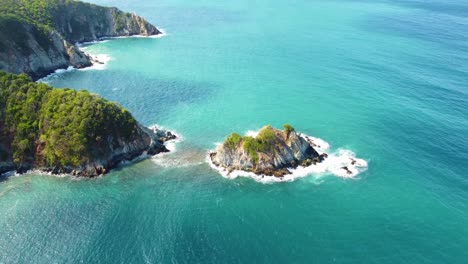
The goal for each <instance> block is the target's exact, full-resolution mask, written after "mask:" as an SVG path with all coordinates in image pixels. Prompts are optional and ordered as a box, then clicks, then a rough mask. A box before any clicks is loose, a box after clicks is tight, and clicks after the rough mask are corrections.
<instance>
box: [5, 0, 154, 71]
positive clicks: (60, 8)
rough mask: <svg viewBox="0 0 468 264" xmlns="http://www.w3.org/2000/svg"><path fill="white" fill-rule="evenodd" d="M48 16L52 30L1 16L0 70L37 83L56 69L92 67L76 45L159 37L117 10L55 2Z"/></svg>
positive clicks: (133, 16) (134, 17)
mask: <svg viewBox="0 0 468 264" xmlns="http://www.w3.org/2000/svg"><path fill="white" fill-rule="evenodd" d="M18 8H21V7H20V6H18ZM50 13H51V14H50V16H51V21H50V23H51V27H49V28H48V29H47V30H46V29H45V28H41V27H39V26H37V25H36V24H35V23H33V22H31V21H29V22H28V20H26V19H24V20H23V19H21V18H19V17H16V16H10V15H9V14H5V15H4V14H2V16H4V17H3V18H2V21H1V23H2V24H1V25H0V70H3V71H6V72H10V73H15V74H19V73H26V74H28V75H29V76H31V77H32V78H33V79H34V80H37V79H39V78H41V77H44V76H47V75H48V74H50V73H53V72H54V71H55V70H57V69H66V68H68V67H70V66H71V67H75V68H78V69H79V68H84V67H89V66H91V65H92V64H93V61H92V59H91V57H90V56H88V55H86V54H85V53H84V52H82V51H81V50H79V49H78V48H77V46H75V44H76V43H77V42H85V41H96V40H99V39H101V38H103V37H119V36H132V35H143V36H151V35H158V34H161V32H160V31H159V30H158V29H157V28H156V27H155V26H153V25H151V24H150V23H148V22H147V21H146V20H145V19H144V18H142V17H140V16H137V15H136V14H130V13H126V12H122V11H120V10H119V9H117V8H108V7H102V6H97V5H93V4H88V3H83V2H79V1H57V6H56V8H52V9H51V10H50Z"/></svg>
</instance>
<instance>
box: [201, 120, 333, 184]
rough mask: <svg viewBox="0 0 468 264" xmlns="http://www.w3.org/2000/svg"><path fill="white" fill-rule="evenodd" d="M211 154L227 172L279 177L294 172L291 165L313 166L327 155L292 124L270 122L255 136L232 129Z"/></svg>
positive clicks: (213, 159) (217, 165)
mask: <svg viewBox="0 0 468 264" xmlns="http://www.w3.org/2000/svg"><path fill="white" fill-rule="evenodd" d="M209 155H210V160H211V162H212V163H213V164H214V165H215V166H216V167H218V168H222V169H224V170H227V171H228V172H232V171H235V170H240V171H245V172H253V173H255V174H257V175H265V176H274V177H280V178H281V177H284V176H285V175H287V174H290V173H291V172H290V171H289V168H297V167H298V166H303V167H308V166H313V165H315V164H317V163H320V162H322V161H323V160H324V159H326V158H327V157H328V155H327V154H326V153H322V154H319V153H318V152H317V150H316V149H315V148H314V143H313V141H312V140H310V139H309V138H308V137H304V136H302V135H301V134H299V133H297V132H296V130H295V129H294V128H293V127H292V126H291V125H284V129H283V130H280V129H276V128H273V127H271V126H269V125H268V126H265V127H263V128H262V129H261V130H260V131H259V132H258V135H256V136H255V137H252V136H241V135H239V134H237V133H233V134H231V135H229V136H228V137H227V139H226V140H225V141H224V143H222V144H220V145H219V146H218V147H217V149H216V151H214V152H211V153H210V154H209Z"/></svg>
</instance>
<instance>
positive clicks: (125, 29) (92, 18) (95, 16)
mask: <svg viewBox="0 0 468 264" xmlns="http://www.w3.org/2000/svg"><path fill="white" fill-rule="evenodd" d="M52 23H53V25H54V27H55V28H56V29H57V30H58V32H60V34H62V36H64V38H65V39H66V40H67V41H68V42H71V43H76V42H85V41H93V40H97V39H99V38H102V37H117V36H132V35H143V36H151V35H158V34H161V32H160V31H159V30H158V29H157V28H156V27H155V26H153V25H151V24H150V23H148V22H147V21H146V20H145V19H144V18H142V17H139V16H137V15H136V14H130V13H126V12H122V11H120V10H119V9H117V8H113V7H112V8H107V7H102V6H97V5H92V4H87V3H83V2H78V1H75V2H71V3H69V4H60V5H58V7H57V9H56V11H55V12H54V14H53V16H52Z"/></svg>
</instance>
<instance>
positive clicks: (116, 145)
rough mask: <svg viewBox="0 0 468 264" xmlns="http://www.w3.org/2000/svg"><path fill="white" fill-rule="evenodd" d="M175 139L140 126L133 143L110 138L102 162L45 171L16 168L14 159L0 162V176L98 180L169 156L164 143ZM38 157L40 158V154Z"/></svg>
mask: <svg viewBox="0 0 468 264" xmlns="http://www.w3.org/2000/svg"><path fill="white" fill-rule="evenodd" d="M176 138H177V137H176V135H174V134H172V133H171V132H169V131H167V130H161V129H157V128H151V129H150V128H147V127H144V126H142V125H140V124H139V125H138V128H137V133H136V135H135V137H134V138H133V139H132V140H131V141H127V140H125V139H124V138H120V137H119V138H114V137H112V136H109V137H108V138H107V139H106V141H107V144H106V145H105V147H104V148H102V147H101V149H99V152H101V153H102V155H101V156H100V157H99V158H95V159H90V162H87V163H86V164H82V165H81V166H78V167H73V166H69V167H44V166H41V165H40V164H36V163H34V162H33V163H27V164H26V163H24V164H14V163H13V162H12V161H11V159H6V160H4V161H0V174H2V173H5V172H8V171H13V170H16V171H17V172H18V173H24V172H27V171H28V170H39V171H43V172H48V173H52V174H71V175H73V176H79V177H96V176H99V175H103V174H106V173H108V172H109V171H110V170H111V169H113V168H115V167H116V166H118V165H119V164H120V163H121V162H123V161H131V160H133V159H135V158H138V157H140V156H142V155H143V156H144V155H148V156H153V155H156V154H158V153H164V152H169V150H168V149H167V148H166V147H165V146H164V142H166V141H169V140H173V139H176ZM36 155H40V150H38V153H36Z"/></svg>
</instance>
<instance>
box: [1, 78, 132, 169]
mask: <svg viewBox="0 0 468 264" xmlns="http://www.w3.org/2000/svg"><path fill="white" fill-rule="evenodd" d="M0 128H1V130H0V149H4V150H5V149H6V150H10V151H9V152H10V153H11V156H12V159H13V161H14V162H15V163H17V164H21V163H24V162H35V163H40V164H42V165H46V166H78V165H80V164H83V163H84V162H86V161H88V160H89V159H93V158H96V157H99V156H100V155H102V154H105V153H104V152H106V151H108V148H107V144H109V142H107V138H108V137H109V136H111V137H113V138H123V139H125V140H131V139H132V138H133V137H135V134H136V131H137V123H136V121H135V120H134V119H133V117H132V116H131V114H130V113H129V112H128V111H127V110H125V109H123V108H121V107H120V106H118V105H117V104H115V103H112V102H109V101H107V100H105V99H102V98H100V97H98V96H96V95H93V94H90V93H89V92H87V91H74V90H70V89H53V88H52V87H50V86H48V85H46V84H42V83H34V82H32V81H31V80H30V79H29V78H28V77H27V76H26V75H14V74H7V73H5V72H1V71H0ZM4 152H5V151H4ZM3 155H5V154H3Z"/></svg>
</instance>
